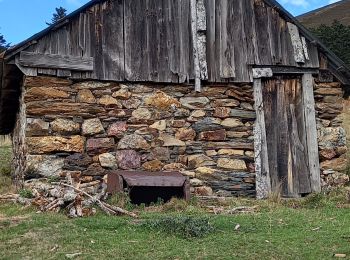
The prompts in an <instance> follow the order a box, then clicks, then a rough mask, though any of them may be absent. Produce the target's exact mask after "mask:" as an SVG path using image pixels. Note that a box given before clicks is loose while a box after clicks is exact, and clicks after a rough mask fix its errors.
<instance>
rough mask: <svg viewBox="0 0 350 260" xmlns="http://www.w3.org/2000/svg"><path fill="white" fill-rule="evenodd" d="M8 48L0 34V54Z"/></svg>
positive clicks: (8, 45)
mask: <svg viewBox="0 0 350 260" xmlns="http://www.w3.org/2000/svg"><path fill="white" fill-rule="evenodd" d="M8 47H10V44H9V43H7V42H6V40H5V37H4V36H3V35H2V34H1V33H0V53H1V52H3V51H4V50H6V49H7V48H8Z"/></svg>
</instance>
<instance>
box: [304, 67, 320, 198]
mask: <svg viewBox="0 0 350 260" xmlns="http://www.w3.org/2000/svg"><path fill="white" fill-rule="evenodd" d="M313 84H314V81H313V77H312V74H304V75H303V78H302V90H303V103H304V114H305V128H306V131H307V147H308V151H307V152H308V160H309V168H310V179H311V189H312V191H313V192H320V191H321V176H320V164H319V154H318V142H317V128H316V115H315V99H314V92H313Z"/></svg>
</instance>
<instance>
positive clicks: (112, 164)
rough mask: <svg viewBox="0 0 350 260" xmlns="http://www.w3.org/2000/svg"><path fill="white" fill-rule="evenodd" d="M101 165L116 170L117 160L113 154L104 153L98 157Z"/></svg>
mask: <svg viewBox="0 0 350 260" xmlns="http://www.w3.org/2000/svg"><path fill="white" fill-rule="evenodd" d="M98 159H99V161H100V164H101V166H102V167H104V168H110V169H113V168H116V167H117V159H116V158H115V156H114V155H113V154H110V153H103V154H100V155H99V156H98Z"/></svg>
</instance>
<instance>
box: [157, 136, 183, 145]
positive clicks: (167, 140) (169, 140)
mask: <svg viewBox="0 0 350 260" xmlns="http://www.w3.org/2000/svg"><path fill="white" fill-rule="evenodd" d="M159 140H160V141H162V142H163V146H164V147H168V146H186V143H185V142H183V141H181V140H179V139H177V138H175V137H173V136H171V135H168V134H160V136H159Z"/></svg>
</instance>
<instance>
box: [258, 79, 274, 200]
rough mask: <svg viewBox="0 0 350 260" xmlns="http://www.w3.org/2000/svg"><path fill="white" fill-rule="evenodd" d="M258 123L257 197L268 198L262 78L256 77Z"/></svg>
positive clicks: (269, 186)
mask: <svg viewBox="0 0 350 260" xmlns="http://www.w3.org/2000/svg"><path fill="white" fill-rule="evenodd" d="M254 101H255V111H256V116H257V118H256V123H255V128H254V150H255V172H256V192H257V198H258V199H263V198H267V197H268V195H269V194H270V193H271V182H270V172H269V159H268V152H267V140H266V126H265V115H264V103H263V94H262V82H261V79H254Z"/></svg>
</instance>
